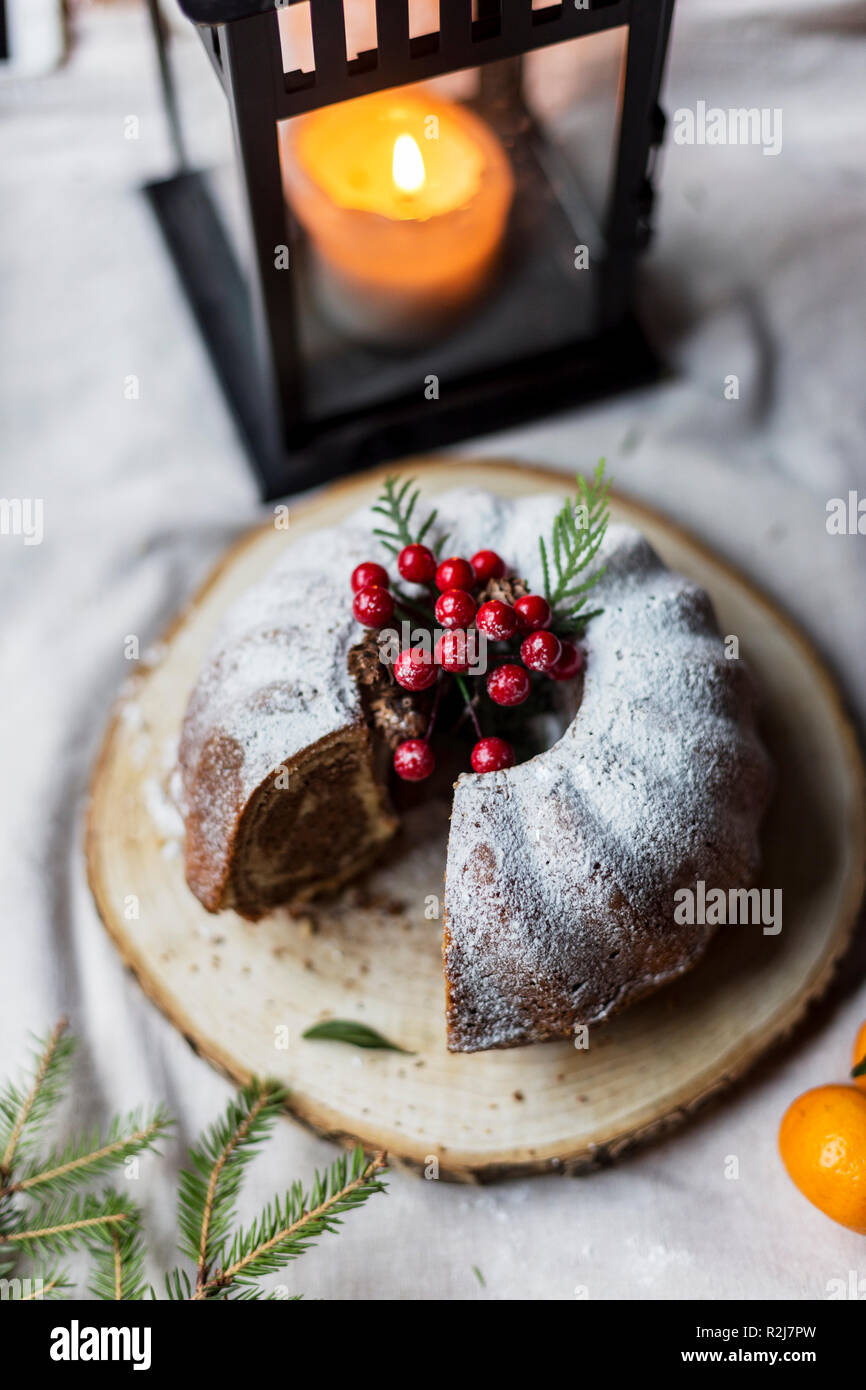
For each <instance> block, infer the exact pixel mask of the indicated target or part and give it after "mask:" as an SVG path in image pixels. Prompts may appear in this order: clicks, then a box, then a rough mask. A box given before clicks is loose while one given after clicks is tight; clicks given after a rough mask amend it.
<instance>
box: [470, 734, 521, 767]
mask: <svg viewBox="0 0 866 1390" xmlns="http://www.w3.org/2000/svg"><path fill="white" fill-rule="evenodd" d="M513 766H514V749H513V748H512V747H511V744H510V743H507V742H506V740H505V739H504V738H483V739H481V741H480V743H476V745H475V747H474V748H473V749H472V771H473V772H502V771H503V769H504V768H506V767H513Z"/></svg>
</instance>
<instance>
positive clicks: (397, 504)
mask: <svg viewBox="0 0 866 1390" xmlns="http://www.w3.org/2000/svg"><path fill="white" fill-rule="evenodd" d="M414 483H415V479H414V478H406V479H403V480H401V479H400V478H399V476H397V475H396V474H392V475H390V476H389V477H387V478H386V479H385V481H384V483H383V485H382V489H383V490H382V492H381V493H380V495H379V497H378V498H377V500H376V503H375V505H374V507H373V511H374V512H378V514H379V515H380V516H383V517H385V519H386V521H387V522H388V525H389V528H390V529H389V530H387V531H386V530H385V529H384V528H383V527H375V528H374V530H373V535H374V536H378V537H379V539H380V541H381V542H382V544H383V545H384V547H385V549H386V550H390V552H391V554H392V555H398V554H399V553H400V551H401V550H402V548H403V546H405V545H419V544H420V543H421V542H422V541H423V539H424V537H425V536H426V535H427V532H428V531H429V530H430V527H431V526H432V525H433V523H434V521H435V520H436V517H437V515H438V513H437V511H436V509H435V508H434V509H433V511H432V512H431V513H430V515H429V516H428V517H427V519H426V521H425V522H424V523H423V525H422V526H421V527H420V528H419V529H418V530H417V531H415V532H414V533H413V531H412V528H411V524H410V523H411V521H412V516H413V513H414V511H415V504H416V502H417V501H418V498H419V497H420V496H421V489H420V488H419V487H415V488H414V490H413V486H414ZM444 540H445V537H444V536H443V537H441V538H440V540H439V543H438V545H437V547H436V550H437V553H438V550H439V549H440V548H441V546H442V543H443V541H444Z"/></svg>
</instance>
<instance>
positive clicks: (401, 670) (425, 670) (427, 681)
mask: <svg viewBox="0 0 866 1390" xmlns="http://www.w3.org/2000/svg"><path fill="white" fill-rule="evenodd" d="M438 674H439V673H438V671H437V670H436V667H435V666H434V664H433V658H432V656H431V655H430V653H429V652H428V651H426V650H425V649H424V647H407V649H406V650H405V651H403V652H401V653H400V655H399V656H398V657H397V660H396V661H395V662H394V679H395V680H396V682H397V684H398V685H402V687H403V689H404V690H427V688H428V687H429V686H431V685H432V684H433V682H434V681H435V679H436V677H437V675H438Z"/></svg>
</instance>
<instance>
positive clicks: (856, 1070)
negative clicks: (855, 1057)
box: [851, 1057, 866, 1077]
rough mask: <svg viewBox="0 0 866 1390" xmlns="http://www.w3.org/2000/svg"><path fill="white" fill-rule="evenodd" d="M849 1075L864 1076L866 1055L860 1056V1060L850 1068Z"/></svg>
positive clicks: (865, 1072)
mask: <svg viewBox="0 0 866 1390" xmlns="http://www.w3.org/2000/svg"><path fill="white" fill-rule="evenodd" d="M851 1075H852V1077H855V1076H866V1057H861V1058H860V1061H859V1062H858V1063H857V1065H856V1067H853V1068H852V1071H851Z"/></svg>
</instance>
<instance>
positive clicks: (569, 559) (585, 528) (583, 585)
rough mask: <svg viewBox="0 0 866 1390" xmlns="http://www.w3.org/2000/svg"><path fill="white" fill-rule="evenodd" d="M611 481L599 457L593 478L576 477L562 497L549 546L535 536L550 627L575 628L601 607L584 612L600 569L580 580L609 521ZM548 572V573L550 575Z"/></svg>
mask: <svg viewBox="0 0 866 1390" xmlns="http://www.w3.org/2000/svg"><path fill="white" fill-rule="evenodd" d="M609 493H610V482H609V481H608V480H606V479H605V476H604V459H599V462H598V465H597V467H596V469H595V473H594V474H593V478H592V481H590V482H587V480H586V479H585V478H584V477H582V475H581V474H578V475H577V496H576V497H573V498H572V497H567V498H566V499H565V503H564V505H563V507H562V509H561V510H560V511H559V512H558V513H557V515H556V517H555V518H554V522H553V532H552V534H551V537H550V541H549V543H548V544H546V543H545V541H544V538H543V537H539V541H538V548H539V552H540V554H541V567H542V571H543V574H544V597H545V598H546V599H547V601H548V603H549V604H550V606H551V608H552V609H553V615H554V618H553V626H554V628H555V629H557V630H559V631H563V632H580V631H582V630H583V629H584V628H585V627H586V624H587V623H588V622H589V620H590V618H596V617H598V615H599V614H600V613H601V612H602V611H603V610H602V609H601V608H595V609H592V611H586V609H585V604H586V600H587V595H588V593H589V590H590V589H592V588H593V587H594V586H595V585H596V584H597V583H598V581H599V579H600V578H601V576H602V575H603V574H604V567H602V568H601V569H597V570H595V571H593V573H591V574H588V575H587V576H586V578H584V579H582V580H581V579H579V576H580V574H581V573H582V572H583V571H584V570H585V569H586V567H587V565H589V563H590V561H591V560H592V559H593V558H594V557H595V555H596V553H597V551H598V549H599V546H600V545H601V543H602V541H603V540H604V537H605V534H606V532H607V525H608V521H609V520H610V508H609ZM551 570H552V572H553V575H552V577H551Z"/></svg>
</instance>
